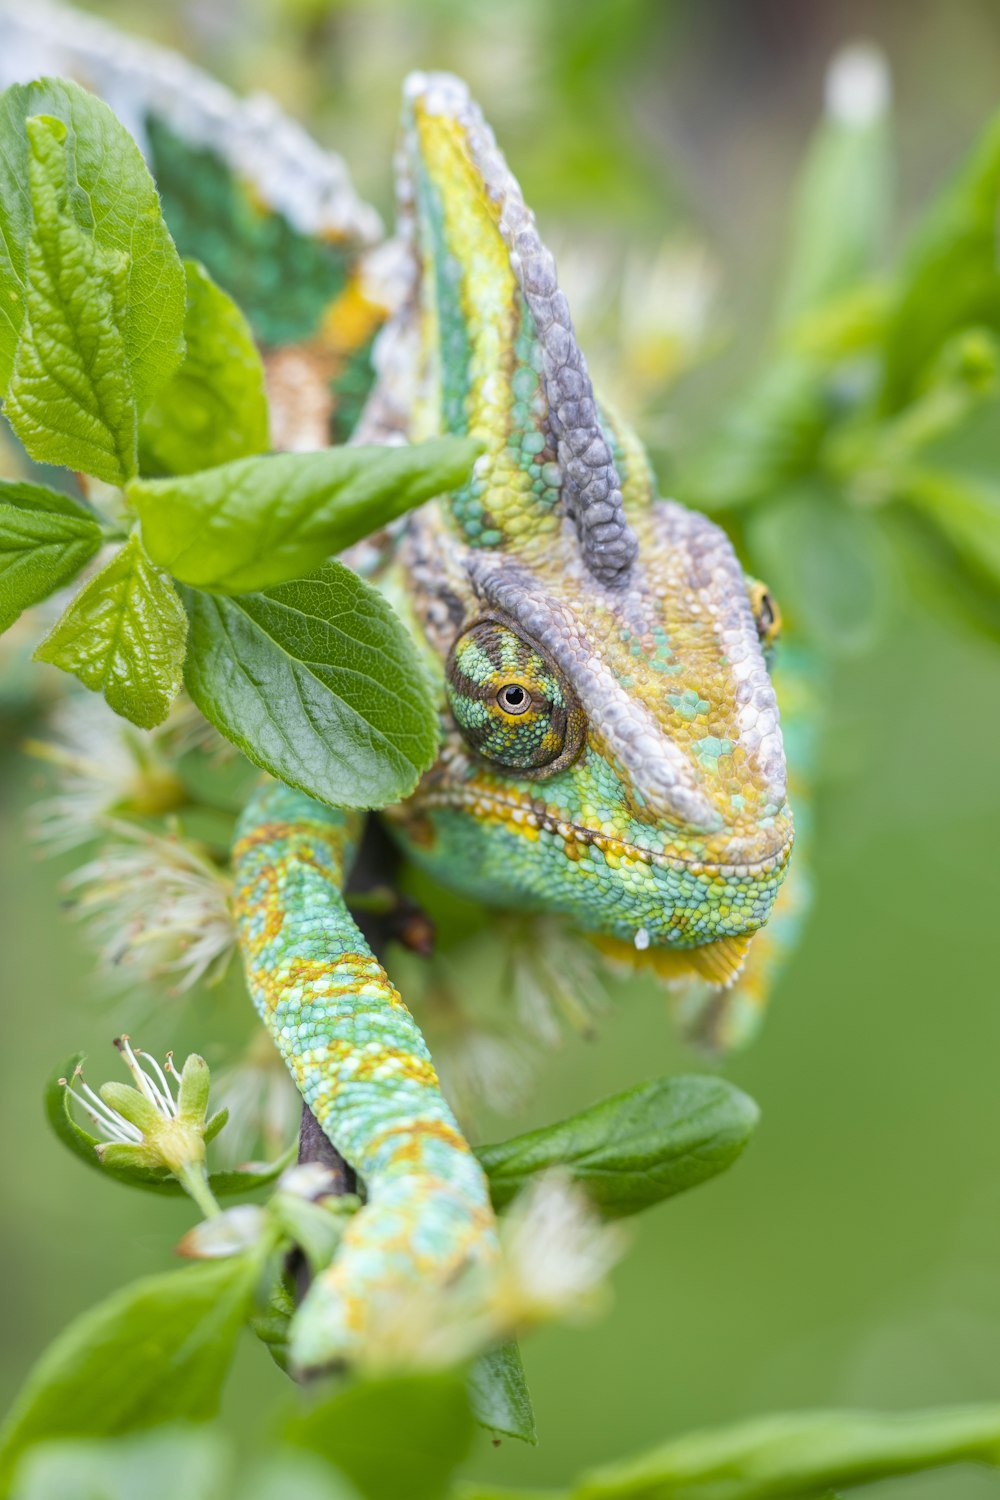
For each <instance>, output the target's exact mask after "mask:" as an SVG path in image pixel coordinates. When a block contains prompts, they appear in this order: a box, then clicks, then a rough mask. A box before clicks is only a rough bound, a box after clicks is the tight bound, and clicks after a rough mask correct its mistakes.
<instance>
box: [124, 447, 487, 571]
mask: <svg viewBox="0 0 1000 1500" xmlns="http://www.w3.org/2000/svg"><path fill="white" fill-rule="evenodd" d="M478 451H479V445H478V443H477V442H476V441H475V440H474V439H472V438H447V437H446V438H437V439H435V440H434V441H433V442H430V443H422V444H418V445H416V446H414V447H409V448H362V447H358V448H326V449H324V450H323V451H322V452H320V453H276V454H272V455H271V456H269V457H265V458H246V459H238V460H237V461H236V462H235V463H231V464H223V465H222V466H221V467H219V468H217V469H207V470H205V471H204V472H202V473H200V474H191V475H186V476H183V477H180V478H177V479H140V480H136V481H135V482H134V483H133V484H130V485H129V487H128V498H129V500H130V501H131V503H132V504H133V505H134V506H135V508H136V510H137V511H138V513H139V515H140V517H141V519H142V535H143V542H144V544H145V546H146V550H147V551H148V553H149V555H150V557H151V558H152V559H153V561H154V562H155V563H158V564H159V565H160V567H162V568H166V569H167V570H168V571H169V572H170V573H172V574H173V575H174V577H175V578H178V579H180V581H181V582H182V583H187V584H191V585H192V586H193V587H195V588H205V589H212V590H217V591H219V592H222V593H228V594H244V593H252V592H256V591H258V590H262V589H269V588H272V587H273V586H274V585H275V584H279V583H286V582H288V581H289V580H290V579H296V578H301V577H303V576H304V575H305V574H307V573H311V572H312V570H313V569H314V568H316V567H318V566H319V564H320V563H323V562H325V561H326V560H327V558H329V557H331V556H332V555H333V554H334V553H335V552H342V551H343V550H344V548H345V547H349V546H351V545H352V543H354V542H357V541H359V540H360V539H361V538H362V537H365V536H368V535H369V534H370V533H371V532H373V531H377V530H378V529H379V527H380V526H384V525H386V523H387V522H389V521H391V520H393V519H394V518H395V517H396V516H401V515H402V514H403V513H404V512H405V511H407V510H409V509H410V508H411V507H412V506H414V505H419V504H421V502H422V501H424V500H430V499H432V498H433V496H435V495H439V494H442V493H443V492H444V491H446V490H451V489H455V488H457V486H458V485H460V484H462V483H463V482H464V480H465V479H466V478H467V477H468V474H469V470H470V469H471V467H472V463H473V460H474V459H475V456H476V454H477V452H478Z"/></svg>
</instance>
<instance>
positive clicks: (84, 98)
mask: <svg viewBox="0 0 1000 1500" xmlns="http://www.w3.org/2000/svg"><path fill="white" fill-rule="evenodd" d="M33 115H34V116H38V115H44V116H52V117H55V118H56V119H57V120H58V121H61V122H62V124H63V125H64V126H65V155H66V160H67V164H68V163H70V162H71V163H72V170H73V181H72V183H71V184H67V186H68V187H72V189H73V191H72V192H71V193H70V194H69V195H68V196H67V199H66V203H65V208H66V211H67V214H68V215H69V216H70V217H68V218H66V219H65V220H64V223H65V225H66V227H67V228H70V227H71V226H72V225H75V226H76V227H77V228H78V229H79V230H80V231H82V232H84V233H85V234H86V235H88V236H89V237H91V239H92V241H93V244H94V246H95V247H96V249H97V251H98V252H105V255H104V256H103V257H101V256H100V255H99V256H98V258H99V259H101V258H103V259H104V261H105V263H106V261H107V253H108V252H110V253H111V254H112V255H113V256H114V257H116V258H117V259H118V261H119V262H120V263H121V264H122V265H123V267H124V275H125V277H126V293H127V296H126V299H125V302H126V305H125V307H124V309H123V320H122V323H121V327H120V333H121V337H122V339H123V342H124V345H125V357H126V366H127V369H128V372H129V377H130V382H131V388H132V390H133V391H134V394H135V400H136V403H137V405H138V408H139V410H140V411H141V410H143V408H144V407H145V406H146V404H147V402H148V401H149V399H150V397H151V396H152V394H153V392H154V390H155V389H156V387H157V386H158V385H159V384H160V383H161V382H162V381H163V380H165V379H166V378H167V377H168V376H169V375H170V374H171V372H172V371H173V369H174V368H175V367H176V365H177V364H178V362H179V361H180V357H181V354H182V353H183V349H184V343H183V335H182V331H181V330H182V326H183V322H184V272H183V269H182V267H181V263H180V259H179V257H178V255H177V252H176V250H175V249H174V245H173V241H172V240H171V238H170V235H169V234H168V233H167V227H166V225H165V224H164V222H163V215H162V214H161V212H160V200H159V197H158V195H157V192H156V188H155V187H154V185H153V179H152V178H151V177H150V175H149V172H148V170H147V168H146V164H145V162H144V161H143V159H142V155H141V153H140V151H139V148H138V147H137V146H136V144H135V142H134V141H133V140H132V138H131V136H130V135H129V133H128V131H127V130H126V129H125V127H124V126H123V125H121V124H120V123H119V121H118V120H117V119H116V118H115V116H114V115H113V114H112V112H111V110H110V109H109V108H108V107H107V105H106V104H103V103H102V102H101V101H100V100H99V99H97V98H96V97H95V96H94V95H93V94H91V93H89V92H88V91H87V90H86V89H83V88H80V87H79V86H78V85H77V84H75V83H69V82H67V81H66V80H64V79H54V78H48V79H42V80H41V81H40V82H37V83H32V84H27V85H23V86H22V85H16V86H15V87H13V88H10V89H7V90H5V92H4V93H3V95H0V280H2V282H3V285H4V287H5V292H8V289H9V292H8V295H5V298H4V301H5V303H6V306H5V308H4V316H3V317H0V393H2V392H3V391H5V390H6V387H7V382H8V380H9V378H10V372H11V368H12V366H13V360H14V349H15V346H16V342H17V336H18V330H19V329H20V326H21V320H22V316H23V308H24V284H25V281H26V279H28V277H27V274H26V263H27V260H28V242H29V240H30V239H31V238H32V235H33V224H32V206H31V200H30V197H29V194H28V191H27V184H28V181H29V151H28V137H27V130H26V121H27V119H28V118H29V116H33ZM35 212H36V214H37V207H36V209H35ZM48 224H49V228H51V220H49V221H48ZM37 230H38V225H37V223H36V224H35V226H34V231H35V239H36V242H37V243H38V244H39V245H40V244H41V241H39V240H38V235H37ZM9 293H13V294H14V295H13V297H11V296H10V295H9ZM87 472H91V473H97V472H98V471H97V470H96V469H94V470H88V471H87Z"/></svg>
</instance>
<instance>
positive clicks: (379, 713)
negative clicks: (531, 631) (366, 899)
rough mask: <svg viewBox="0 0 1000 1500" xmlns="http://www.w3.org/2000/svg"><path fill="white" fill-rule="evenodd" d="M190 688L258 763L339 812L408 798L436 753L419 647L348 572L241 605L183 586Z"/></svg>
mask: <svg viewBox="0 0 1000 1500" xmlns="http://www.w3.org/2000/svg"><path fill="white" fill-rule="evenodd" d="M184 600H185V604H186V606H187V610H188V615H189V617H190V621H191V638H190V646H189V651H188V660H187V668H186V682H187V688H188V692H189V693H190V694H191V697H192V698H193V699H194V701H195V703H196V704H197V706H198V708H200V709H201V712H202V713H203V714H204V715H205V717H206V719H208V720H209V722H210V723H212V724H214V725H215V727H216V729H218V730H219V732H220V733H221V734H224V735H225V736H226V738H227V739H229V740H232V742H233V744H234V745H237V746H238V747H239V749H240V750H242V751H243V753H244V755H245V756H246V757H247V759H248V760H251V761H253V763H254V765H256V766H260V767H261V769H262V770H265V771H269V772H270V773H271V774H272V776H276V777H277V778H278V779H279V780H280V781H284V782H286V783H287V784H288V785H289V786H293V787H298V788H299V789H300V790H301V791H304V792H308V794H309V795H310V796H312V797H316V798H318V799H319V801H320V802H327V803H331V804H332V805H334V806H347V807H381V806H384V805H385V804H386V803H389V802H396V801H398V800H399V799H400V798H401V797H405V796H408V795H409V793H410V792H411V791H412V790H413V788H414V786H415V785H416V782H417V778H418V776H419V775H420V773H421V772H422V771H423V770H425V769H426V768H427V766H429V765H430V763H431V761H432V760H433V759H434V755H435V752H436V749H437V732H438V731H437V714H436V710H435V707H434V695H433V693H432V692H431V691H430V689H429V688H428V686H427V685H426V681H425V678H424V674H423V669H422V667H421V665H420V661H419V658H418V656H417V653H416V649H415V647H414V645H413V642H412V640H411V638H410V636H409V634H408V633H407V631H406V629H405V627H404V626H403V625H402V623H401V622H400V620H399V619H398V618H397V616H396V615H395V614H394V613H393V611H392V609H391V608H390V607H389V605H388V604H387V603H386V602H385V601H384V600H383V599H382V597H381V595H379V594H378V593H376V591H375V590H374V589H373V588H371V587H370V586H369V585H368V584H367V583H365V582H363V580H362V579H360V578H358V577H357V575H356V574H355V573H352V572H351V571H350V569H349V568H345V567H344V566H343V564H341V563H338V562H330V563H327V564H326V566H325V567H324V568H322V569H321V570H320V571H319V572H318V573H316V574H314V575H313V576H312V577H311V578H303V579H298V580H296V581H295V582H292V583H284V584H281V585H279V586H278V587H276V588H273V589H268V590H266V591H264V592H261V593H257V594H244V595H242V596H241V597H240V598H239V599H227V598H224V597H221V596H213V595H211V594H203V593H200V592H199V591H197V590H193V589H185V590H184Z"/></svg>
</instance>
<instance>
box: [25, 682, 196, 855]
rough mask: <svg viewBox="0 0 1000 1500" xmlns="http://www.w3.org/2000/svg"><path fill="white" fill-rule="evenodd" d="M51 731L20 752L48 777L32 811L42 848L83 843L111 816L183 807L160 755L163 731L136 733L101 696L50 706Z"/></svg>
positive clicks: (176, 782)
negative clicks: (51, 776)
mask: <svg viewBox="0 0 1000 1500" xmlns="http://www.w3.org/2000/svg"><path fill="white" fill-rule="evenodd" d="M170 724H171V720H169V719H168V721H167V725H170ZM52 728H53V738H52V739H49V740H30V741H29V742H28V744H27V747H26V748H27V749H28V751H29V753H30V754H32V755H34V756H35V757H36V758H37V759H38V760H43V761H46V762H47V763H48V764H49V765H50V766H52V767H53V768H54V771H55V777H56V785H57V789H56V791H55V793H54V794H53V795H52V796H51V797H45V798H43V799H42V800H41V801H40V802H38V803H37V804H36V806H35V807H34V809H33V810H32V833H33V836H34V837H35V838H36V839H37V841H38V842H39V843H40V844H42V845H44V846H45V847H46V848H47V849H49V850H51V851H53V852H55V851H57V850H62V849H71V848H74V847H75V846H76V845H78V844H83V843H87V842H88V841H89V840H90V839H92V838H94V837H95V835H96V834H98V833H100V832H101V831H102V829H103V828H104V827H105V826H106V823H107V819H108V818H109V817H110V816H112V814H114V813H115V812H116V811H119V810H121V811H124V810H128V811H131V812H136V813H140V814H144V815H146V816H149V815H153V814H157V813H164V812H169V811H171V810H172V809H174V808H176V807H179V806H181V805H182V804H183V802H184V801H185V792H184V788H183V785H182V784H181V781H180V779H179V777H178V776H177V774H176V772H175V771H174V770H173V768H172V767H171V766H170V764H169V762H168V761H167V760H166V759H165V757H164V755H163V753H162V749H161V744H162V741H163V737H164V732H165V730H166V728H167V726H164V727H163V728H162V729H159V730H148V731H147V730H142V729H136V728H135V727H134V726H133V725H131V724H127V723H126V722H125V720H124V719H121V718H119V717H118V715H117V714H115V713H113V712H112V710H111V709H110V708H108V706H107V704H106V703H105V702H104V700H103V699H102V698H99V697H97V696H96V695H95V694H93V693H73V694H72V695H71V696H69V697H67V698H65V699H64V700H63V701H62V702H61V703H60V704H59V705H58V707H57V708H56V710H55V714H54V716H53V723H52Z"/></svg>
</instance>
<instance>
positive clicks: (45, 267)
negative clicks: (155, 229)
mask: <svg viewBox="0 0 1000 1500" xmlns="http://www.w3.org/2000/svg"><path fill="white" fill-rule="evenodd" d="M27 131H28V138H29V142H30V157H29V183H30V189H31V203H32V209H33V214H34V230H33V233H32V238H31V241H30V244H29V247H28V283H27V288H26V292H25V301H24V318H23V320H22V322H21V327H20V332H19V335H18V341H17V348H16V350H15V353H14V363H13V367H12V369H11V375H10V381H9V384H8V386H7V394H6V401H5V404H4V415H5V416H6V418H7V420H8V422H9V423H10V425H11V427H12V428H13V430H14V432H15V434H16V435H17V437H18V438H20V440H21V442H22V443H23V444H24V447H25V450H26V451H27V452H28V453H29V454H30V455H31V457H32V458H34V459H37V460H38V461H39V462H42V463H52V464H64V465H66V467H68V468H71V469H80V470H82V471H83V472H84V473H86V474H94V475H96V476H97V478H98V479H103V480H105V481H106V483H108V484H123V483H124V482H125V480H126V479H128V478H129V477H130V476H131V475H132V474H134V473H135V471H136V406H135V394H134V390H133V386H132V381H131V377H130V372H129V364H128V354H127V350H126V344H125V322H126V317H127V310H128V273H129V260H128V257H127V256H126V255H125V254H124V253H123V252H121V251H119V250H111V249H105V248H104V247H103V246H102V245H101V244H100V243H99V242H98V240H97V239H96V238H95V237H94V235H93V234H92V233H88V231H87V229H85V228H82V227H81V226H80V224H78V223H77V221H76V219H75V218H74V217H73V214H72V211H71V207H70V205H71V202H72V201H73V200H74V198H76V197H78V196H79V187H78V185H77V183H76V182H75V181H74V180H73V179H72V178H71V177H70V175H69V173H70V160H69V155H68V150H67V144H68V143H67V131H66V127H65V125H63V124H62V122H61V121H59V120H54V119H50V118H47V117H45V116H41V117H39V118H36V119H32V120H29V121H28V122H27Z"/></svg>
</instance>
